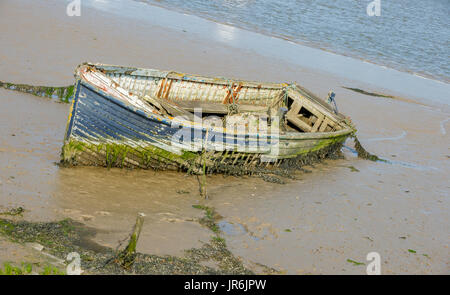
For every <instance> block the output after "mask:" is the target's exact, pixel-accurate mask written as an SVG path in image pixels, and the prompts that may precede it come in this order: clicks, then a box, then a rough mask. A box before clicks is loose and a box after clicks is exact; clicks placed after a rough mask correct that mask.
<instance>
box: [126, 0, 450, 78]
mask: <svg viewBox="0 0 450 295" xmlns="http://www.w3.org/2000/svg"><path fill="white" fill-rule="evenodd" d="M135 1H139V2H146V3H149V4H154V5H159V6H163V7H165V8H168V9H172V10H178V11H182V12H186V13H190V14H194V15H197V16H201V17H204V18H207V19H210V20H213V21H216V22H219V23H226V24H231V25H234V26H237V27H240V28H243V29H247V30H252V31H257V32H261V33H265V34H269V35H272V36H277V37H282V38H285V39H289V40H291V41H294V42H298V43H301V44H305V45H308V46H312V47H316V48H321V49H324V50H328V51H332V52H335V53H338V54H341V55H346V56H352V57H356V58H359V59H363V60H366V61H369V62H372V63H375V64H379V65H383V66H387V67H390V68H394V69H398V70H401V71H406V72H411V73H415V74H417V75H420V76H425V77H431V78H434V79H437V80H440V81H444V82H447V83H449V82H450V1H449V0H427V1H419V0H380V1H379V3H380V4H381V5H380V16H369V15H368V14H367V6H368V5H369V3H371V2H372V0H283V1H277V0H189V1H185V0H135Z"/></svg>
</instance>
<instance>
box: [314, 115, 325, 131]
mask: <svg viewBox="0 0 450 295" xmlns="http://www.w3.org/2000/svg"><path fill="white" fill-rule="evenodd" d="M324 119H325V116H324V115H322V114H321V115H320V116H319V117H318V118H317V121H316V123H314V126H313V128H312V129H311V132H317V130H318V129H319V127H320V124H322V122H323V120H324Z"/></svg>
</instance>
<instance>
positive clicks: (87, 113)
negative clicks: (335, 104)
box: [62, 80, 352, 172]
mask: <svg viewBox="0 0 450 295" xmlns="http://www.w3.org/2000/svg"><path fill="white" fill-rule="evenodd" d="M200 125H201V124H200ZM351 134H352V130H350V129H349V130H342V131H338V132H323V133H310V134H309V133H285V134H275V133H269V134H268V135H261V134H257V133H253V134H252V133H249V134H246V133H240V132H229V131H226V130H225V129H222V130H220V129H219V130H218V129H213V128H206V127H205V128H204V127H203V126H200V127H199V126H198V125H192V124H183V123H179V122H178V121H176V120H175V118H167V117H162V116H158V115H156V114H155V115H153V114H148V113H144V112H142V111H141V110H139V109H136V108H134V107H133V106H130V105H127V104H125V103H123V102H122V101H120V100H118V99H116V98H114V97H113V96H110V95H108V94H107V93H106V92H104V91H102V90H101V89H99V88H97V87H95V86H92V85H90V84H87V83H84V82H83V81H81V80H78V81H77V84H76V92H75V96H74V100H73V104H72V109H71V113H70V116H69V120H68V124H67V131H66V136H65V143H64V146H63V149H62V163H64V164H66V165H83V166H105V167H126V168H143V169H170V170H190V171H193V172H197V171H200V170H201V169H202V167H203V165H205V166H206V167H207V169H208V170H209V171H211V172H226V171H228V170H230V169H231V170H232V169H234V168H233V167H235V168H236V167H240V169H244V167H245V169H247V168H248V167H250V168H251V169H253V168H255V167H260V166H264V167H271V166H280V165H282V163H283V162H289V163H291V164H292V163H294V162H299V163H303V162H305V160H306V161H307V159H308V158H311V159H313V158H323V157H327V156H330V155H331V154H334V153H336V152H339V150H340V148H341V146H342V144H343V142H344V141H345V140H346V138H347V137H348V136H350V135H351ZM174 138H175V140H174ZM180 138H181V139H182V140H179V139H180ZM186 139H188V140H186Z"/></svg>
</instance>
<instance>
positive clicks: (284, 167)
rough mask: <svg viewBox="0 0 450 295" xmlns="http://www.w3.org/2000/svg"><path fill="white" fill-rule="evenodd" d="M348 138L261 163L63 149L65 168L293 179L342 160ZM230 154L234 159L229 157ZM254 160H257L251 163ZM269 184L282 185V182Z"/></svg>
mask: <svg viewBox="0 0 450 295" xmlns="http://www.w3.org/2000/svg"><path fill="white" fill-rule="evenodd" d="M345 138H346V137H345V136H341V137H333V138H329V139H323V140H320V141H319V142H318V143H317V144H316V146H314V147H313V148H312V149H310V150H308V151H306V152H303V153H299V154H298V155H297V156H296V157H294V158H286V159H280V160H276V161H274V162H272V163H267V162H263V161H261V160H260V159H259V158H258V156H259V155H255V154H247V153H239V152H233V153H227V152H214V151H212V152H207V153H201V152H198V153H196V152H190V151H184V152H182V154H181V155H179V154H175V153H172V152H169V151H167V150H164V149H161V148H159V147H155V146H147V147H145V148H144V147H138V146H131V145H130V144H125V143H122V144H121V143H98V144H93V143H87V142H82V141H75V140H69V141H66V143H65V144H64V146H63V148H62V153H61V164H62V166H68V167H70V166H102V167H107V168H113V167H116V168H129V169H134V168H138V169H154V170H176V171H185V172H187V173H192V174H199V175H201V174H204V173H206V174H213V173H219V174H225V175H235V176H242V175H257V176H261V177H262V176H263V175H265V176H264V177H263V178H267V175H268V174H274V175H278V176H282V177H288V178H292V175H291V173H290V172H289V171H293V170H302V168H301V167H302V166H305V165H309V164H313V163H317V162H319V161H321V160H323V159H325V158H331V159H336V158H342V155H341V151H340V150H341V147H342V144H343V141H345ZM230 154H231V155H230ZM251 157H253V158H257V160H256V161H255V160H251V161H250V160H249V159H250V158H251ZM267 181H269V182H277V183H282V181H280V180H279V179H268V180H267Z"/></svg>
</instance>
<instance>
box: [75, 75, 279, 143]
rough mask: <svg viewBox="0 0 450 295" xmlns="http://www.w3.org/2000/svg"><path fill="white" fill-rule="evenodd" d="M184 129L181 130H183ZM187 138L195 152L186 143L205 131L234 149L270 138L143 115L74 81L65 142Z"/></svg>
mask: <svg viewBox="0 0 450 295" xmlns="http://www.w3.org/2000/svg"><path fill="white" fill-rule="evenodd" d="M183 128H184V129H183ZM180 130H181V131H182V132H181V133H178V134H183V135H184V136H187V137H190V140H189V139H187V138H184V139H183V140H184V141H185V142H184V144H185V145H184V147H185V148H183V150H187V151H195V149H193V148H192V147H191V146H190V145H189V144H186V140H187V142H188V143H190V142H192V141H196V142H201V141H204V140H205V137H206V135H207V134H208V143H210V144H211V143H225V142H226V140H229V141H231V142H232V143H234V145H235V148H236V149H237V148H239V147H246V148H249V147H253V148H258V147H259V148H261V147H266V146H267V145H270V143H271V141H272V139H271V138H270V137H263V136H260V135H258V134H250V135H249V134H239V133H237V134H236V133H233V134H225V133H218V132H215V131H212V130H210V131H208V133H207V130H206V129H200V128H191V127H181V126H179V125H177V124H175V123H173V121H172V120H170V119H167V118H164V117H159V116H158V115H153V114H146V113H144V112H142V111H141V110H138V109H135V108H134V107H132V106H129V105H126V104H124V103H123V102H121V101H120V100H117V99H116V98H114V97H112V96H109V95H107V94H106V93H104V92H103V91H101V90H99V89H97V88H94V87H92V86H91V85H89V84H85V83H83V82H81V81H78V82H77V85H76V93H75V97H74V102H73V109H72V116H71V119H70V122H69V125H68V128H67V134H66V141H68V140H70V139H71V138H72V137H76V138H77V139H85V140H86V141H94V142H103V141H105V140H107V139H109V140H113V141H114V142H118V143H120V142H125V141H126V142H130V141H134V142H141V143H142V142H144V143H148V144H151V145H153V144H155V143H161V142H164V143H167V144H169V145H170V142H171V140H172V138H173V136H174V135H175V133H177V132H179V131H180Z"/></svg>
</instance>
